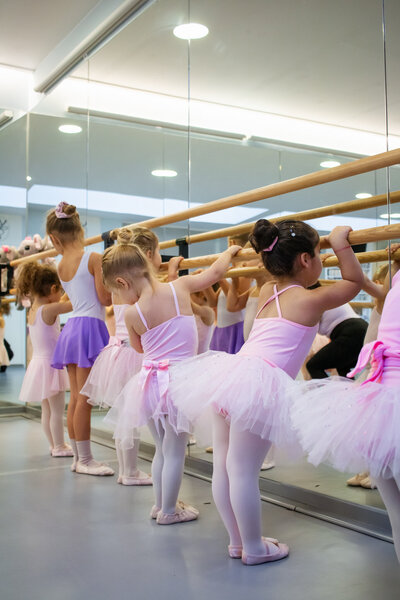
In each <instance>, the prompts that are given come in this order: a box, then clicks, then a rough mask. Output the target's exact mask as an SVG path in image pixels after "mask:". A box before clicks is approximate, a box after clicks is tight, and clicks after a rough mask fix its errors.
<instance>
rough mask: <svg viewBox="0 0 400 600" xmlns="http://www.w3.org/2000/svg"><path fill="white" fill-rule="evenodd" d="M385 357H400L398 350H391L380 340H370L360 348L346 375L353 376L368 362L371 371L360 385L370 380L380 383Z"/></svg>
mask: <svg viewBox="0 0 400 600" xmlns="http://www.w3.org/2000/svg"><path fill="white" fill-rule="evenodd" d="M387 358H397V359H400V351H395V350H391V349H390V346H387V345H386V344H384V343H383V342H381V341H380V340H377V341H375V342H370V343H369V344H367V345H366V346H364V347H363V349H362V350H361V352H360V355H359V357H358V361H357V364H356V366H355V367H354V369H353V370H352V371H350V373H348V374H347V377H354V375H356V374H357V373H360V372H361V371H363V370H364V369H365V368H366V367H367V366H368V363H370V364H371V372H370V374H369V377H368V379H366V380H365V381H363V383H362V384H361V385H365V384H366V383H370V382H375V383H380V382H381V380H382V375H383V370H384V366H385V359H387Z"/></svg>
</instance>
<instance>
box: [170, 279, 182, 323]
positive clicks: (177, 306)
mask: <svg viewBox="0 0 400 600" xmlns="http://www.w3.org/2000/svg"><path fill="white" fill-rule="evenodd" d="M169 285H170V287H171V290H172V293H173V296H174V302H175V308H176V314H177V316H178V317H179V315H180V314H181V311H180V310H179V304H178V298H177V297H176V291H175V288H174V286H173V285H172V281H170V282H169Z"/></svg>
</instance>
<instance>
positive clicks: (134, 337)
mask: <svg viewBox="0 0 400 600" xmlns="http://www.w3.org/2000/svg"><path fill="white" fill-rule="evenodd" d="M134 311H136V309H134V308H133V306H130V307H129V308H127V309H126V311H125V325H126V328H127V329H128V333H129V342H130V344H131V346H132V348H133V349H134V350H136V352H139V354H143V347H142V342H141V340H140V335H139V334H138V333H137V332H136V331H135V328H134V320H135V317H136V315H135V313H134Z"/></svg>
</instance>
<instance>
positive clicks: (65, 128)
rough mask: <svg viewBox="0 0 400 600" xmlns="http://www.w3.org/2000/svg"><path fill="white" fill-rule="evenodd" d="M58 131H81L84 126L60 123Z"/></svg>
mask: <svg viewBox="0 0 400 600" xmlns="http://www.w3.org/2000/svg"><path fill="white" fill-rule="evenodd" d="M58 131H61V133H80V132H81V131H82V127H79V125H60V127H59V128H58Z"/></svg>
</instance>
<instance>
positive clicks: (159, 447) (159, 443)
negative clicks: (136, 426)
mask: <svg viewBox="0 0 400 600" xmlns="http://www.w3.org/2000/svg"><path fill="white" fill-rule="evenodd" d="M148 427H149V429H150V433H151V435H152V436H153V440H154V444H155V447H156V451H155V454H154V458H153V462H152V463H151V476H152V478H153V488H154V505H155V507H156V508H158V509H161V506H162V472H163V467H164V455H163V441H164V434H165V432H164V430H163V429H162V427H160V432H158V430H157V427H156V425H155V423H154V421H152V420H151V419H150V421H149V423H148Z"/></svg>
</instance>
